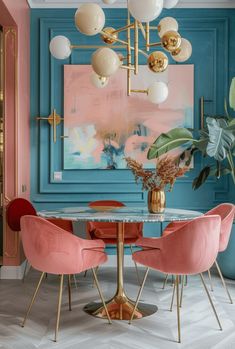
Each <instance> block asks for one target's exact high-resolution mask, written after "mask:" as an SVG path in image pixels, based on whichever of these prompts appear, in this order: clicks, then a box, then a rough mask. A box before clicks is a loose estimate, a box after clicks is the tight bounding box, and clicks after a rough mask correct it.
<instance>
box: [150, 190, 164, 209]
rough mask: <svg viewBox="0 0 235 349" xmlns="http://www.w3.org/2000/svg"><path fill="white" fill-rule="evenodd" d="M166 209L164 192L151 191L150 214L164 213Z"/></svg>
mask: <svg viewBox="0 0 235 349" xmlns="http://www.w3.org/2000/svg"><path fill="white" fill-rule="evenodd" d="M165 207H166V196H165V192H164V190H150V191H149V192H148V210H149V212H150V213H162V212H164V210H165Z"/></svg>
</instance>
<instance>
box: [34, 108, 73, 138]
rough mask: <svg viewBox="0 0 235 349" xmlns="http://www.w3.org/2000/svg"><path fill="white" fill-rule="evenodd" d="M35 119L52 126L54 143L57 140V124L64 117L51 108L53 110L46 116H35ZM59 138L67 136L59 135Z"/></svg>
mask: <svg viewBox="0 0 235 349" xmlns="http://www.w3.org/2000/svg"><path fill="white" fill-rule="evenodd" d="M36 120H39V121H41V120H43V121H47V122H48V123H49V124H50V125H51V126H52V127H53V142H54V143H56V141H57V129H56V128H57V126H58V125H59V124H60V123H61V122H62V121H64V118H62V117H61V116H60V115H59V114H57V113H56V110H55V109H53V112H52V113H51V114H50V115H49V116H48V117H41V116H38V117H36ZM61 138H68V136H61Z"/></svg>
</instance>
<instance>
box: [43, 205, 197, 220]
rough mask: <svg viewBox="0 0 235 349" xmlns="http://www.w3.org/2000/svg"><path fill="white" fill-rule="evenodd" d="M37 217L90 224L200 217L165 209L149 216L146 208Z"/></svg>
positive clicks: (70, 209)
mask: <svg viewBox="0 0 235 349" xmlns="http://www.w3.org/2000/svg"><path fill="white" fill-rule="evenodd" d="M38 215H39V216H40V217H44V218H59V219H69V220H72V221H91V222H124V223H131V222H144V223H147V222H149V223H154V222H172V221H185V220H189V219H193V218H196V217H199V216H201V215H202V213H201V212H198V211H190V210H181V209H173V208H166V209H165V211H164V212H163V213H159V214H150V213H149V212H148V209H147V208H141V207H118V208H110V207H103V208H97V209H94V208H89V207H67V208H62V209H58V210H54V211H49V210H43V211H39V212H38Z"/></svg>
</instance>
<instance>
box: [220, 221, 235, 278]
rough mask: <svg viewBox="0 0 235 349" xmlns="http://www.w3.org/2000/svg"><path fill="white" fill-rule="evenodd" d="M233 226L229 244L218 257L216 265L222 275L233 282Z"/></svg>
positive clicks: (234, 259)
mask: <svg viewBox="0 0 235 349" xmlns="http://www.w3.org/2000/svg"><path fill="white" fill-rule="evenodd" d="M234 251H235V224H233V230H232V233H231V236H230V240H229V244H228V247H227V249H226V251H224V252H222V253H220V254H219V256H218V263H219V266H220V269H221V271H222V273H223V275H224V276H225V277H227V278H230V279H234V280H235V253H234Z"/></svg>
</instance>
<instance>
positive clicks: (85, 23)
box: [75, 4, 105, 35]
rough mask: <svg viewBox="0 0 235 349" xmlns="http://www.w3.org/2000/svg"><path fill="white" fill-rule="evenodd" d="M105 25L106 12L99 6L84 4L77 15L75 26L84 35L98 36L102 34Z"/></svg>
mask: <svg viewBox="0 0 235 349" xmlns="http://www.w3.org/2000/svg"><path fill="white" fill-rule="evenodd" d="M104 24H105V14H104V11H103V10H102V8H101V7H100V6H99V5H97V4H83V5H81V7H79V8H78V9H77V11H76V13H75V25H76V27H77V29H78V30H79V31H80V32H81V33H83V34H86V35H96V34H98V33H100V32H101V30H102V29H103V27H104Z"/></svg>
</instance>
